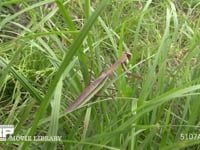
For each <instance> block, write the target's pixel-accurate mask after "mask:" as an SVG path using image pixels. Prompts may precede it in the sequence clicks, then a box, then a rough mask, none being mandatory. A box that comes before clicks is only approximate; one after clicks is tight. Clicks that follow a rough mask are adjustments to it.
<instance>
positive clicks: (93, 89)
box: [66, 52, 131, 112]
mask: <svg viewBox="0 0 200 150" xmlns="http://www.w3.org/2000/svg"><path fill="white" fill-rule="evenodd" d="M130 58H131V54H130V53H128V52H126V53H124V54H123V55H122V56H121V57H120V58H119V59H118V60H117V61H116V62H115V63H114V64H113V65H112V66H111V67H110V68H109V69H108V70H106V71H105V72H102V73H101V74H100V76H99V77H98V78H97V79H96V80H95V81H94V82H93V83H91V84H90V85H89V86H88V87H87V88H86V89H85V90H84V91H83V92H82V93H81V95H80V96H79V97H78V98H77V99H76V100H75V101H74V102H72V103H71V105H70V106H69V107H68V108H67V110H66V111H67V112H71V111H73V110H74V109H76V108H78V107H80V105H83V104H84V103H86V102H87V101H88V100H89V99H90V98H92V97H93V96H94V95H95V94H96V93H97V92H98V91H99V90H100V89H101V87H102V86H103V85H104V84H103V83H105V81H106V79H107V78H108V77H109V76H110V75H111V74H112V73H113V72H114V71H115V70H116V69H117V67H118V66H119V65H120V64H123V63H124V62H125V61H126V60H128V59H130Z"/></svg>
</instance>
